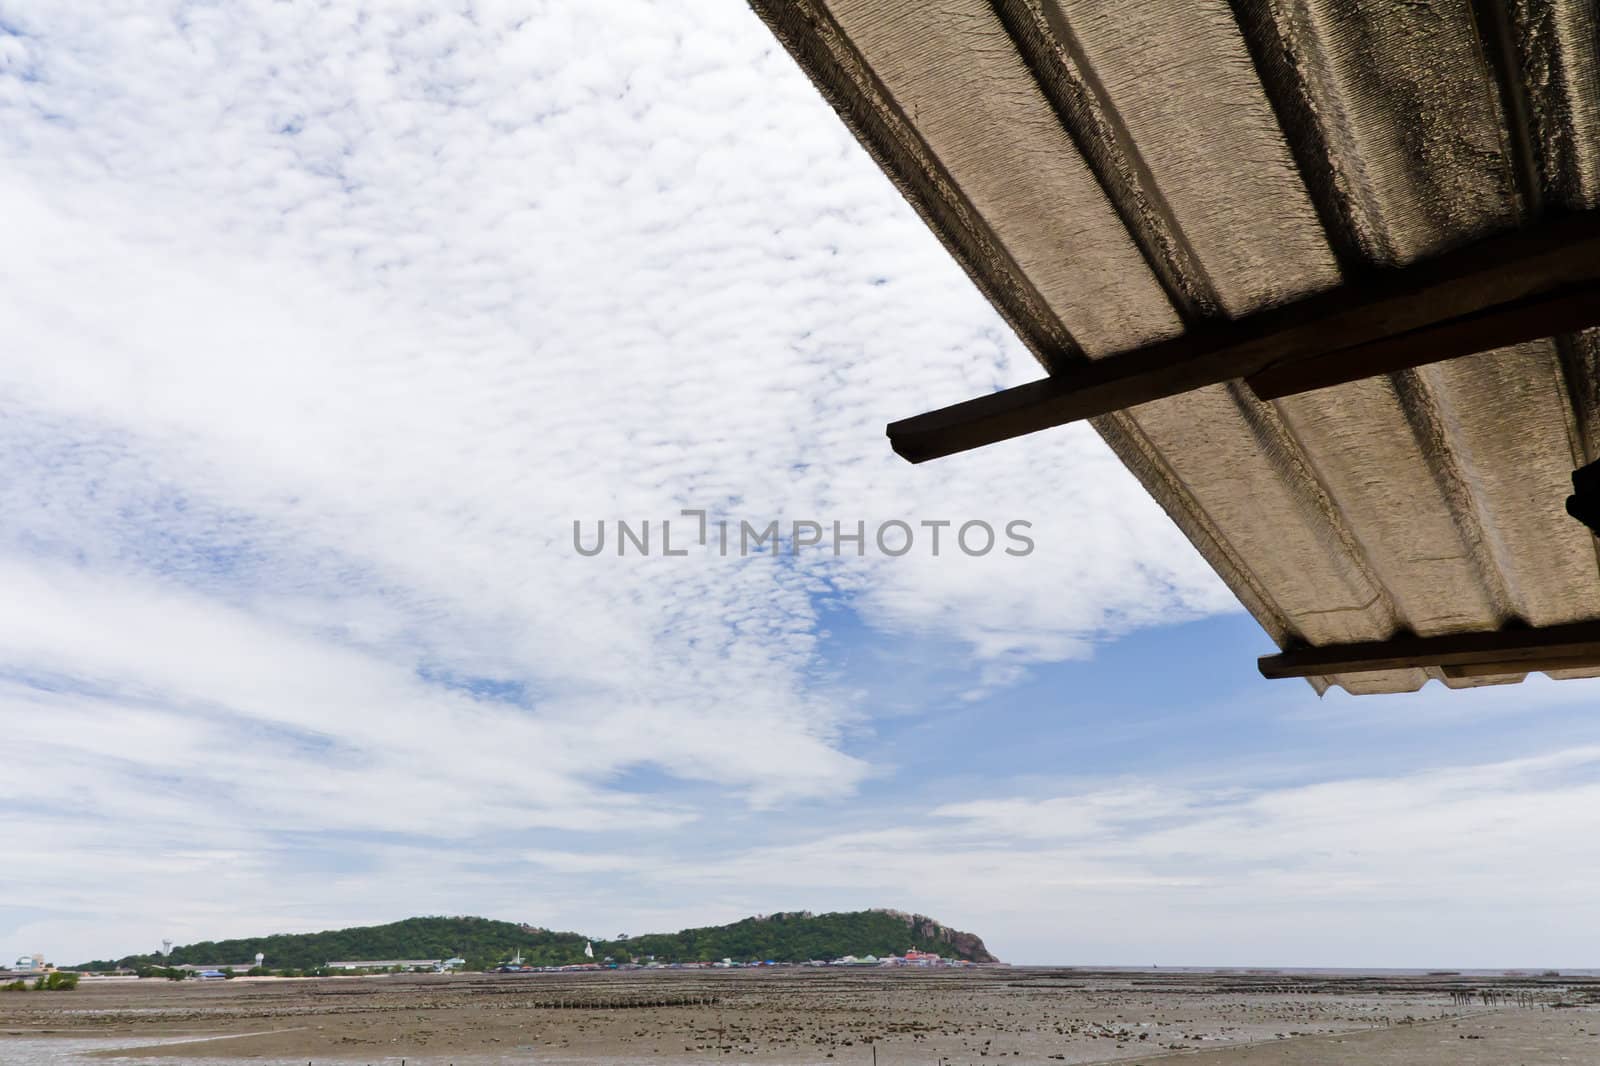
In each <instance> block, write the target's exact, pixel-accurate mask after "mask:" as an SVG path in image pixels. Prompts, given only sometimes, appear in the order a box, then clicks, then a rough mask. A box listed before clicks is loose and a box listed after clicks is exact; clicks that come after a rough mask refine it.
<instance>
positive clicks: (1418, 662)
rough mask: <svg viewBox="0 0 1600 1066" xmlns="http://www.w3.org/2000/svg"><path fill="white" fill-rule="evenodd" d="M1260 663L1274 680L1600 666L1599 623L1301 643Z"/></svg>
mask: <svg viewBox="0 0 1600 1066" xmlns="http://www.w3.org/2000/svg"><path fill="white" fill-rule="evenodd" d="M1257 666H1258V667H1259V668H1260V670H1261V676H1262V677H1266V678H1272V679H1278V678H1285V677H1327V676H1329V675H1331V674H1366V673H1374V672H1376V671H1380V670H1409V669H1414V668H1417V667H1440V668H1442V669H1443V670H1445V671H1446V672H1447V673H1448V674H1449V675H1450V676H1453V677H1486V676H1490V675H1493V674H1517V673H1530V672H1533V671H1539V670H1578V669H1585V668H1588V667H1595V668H1600V622H1573V623H1570V624H1567V625H1559V626H1545V627H1542V628H1537V629H1500V630H1493V631H1490V632H1479V633H1452V634H1448V635H1445V636H1437V637H1414V636H1402V637H1393V638H1391V639H1389V640H1370V641H1363V642H1361V643H1357V644H1330V645H1325V646H1323V647H1320V648H1297V649H1294V650H1291V651H1285V652H1280V653H1278V654H1277V655H1264V656H1262V657H1261V658H1260V659H1259V660H1258V661H1257Z"/></svg>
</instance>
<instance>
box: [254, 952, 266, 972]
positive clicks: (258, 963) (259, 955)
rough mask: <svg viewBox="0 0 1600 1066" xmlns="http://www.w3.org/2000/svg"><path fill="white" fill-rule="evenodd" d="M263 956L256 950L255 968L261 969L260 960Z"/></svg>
mask: <svg viewBox="0 0 1600 1066" xmlns="http://www.w3.org/2000/svg"><path fill="white" fill-rule="evenodd" d="M264 958H266V956H265V955H263V954H261V952H259V951H258V952H256V969H258V970H259V969H261V960H262V959H264Z"/></svg>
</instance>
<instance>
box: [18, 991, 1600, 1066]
mask: <svg viewBox="0 0 1600 1066" xmlns="http://www.w3.org/2000/svg"><path fill="white" fill-rule="evenodd" d="M1484 990H1489V991H1494V992H1498V993H1500V995H1501V997H1502V1000H1501V1001H1500V1002H1496V1003H1491V1004H1485V1003H1483V1002H1482V1001H1481V999H1480V998H1479V997H1478V996H1477V995H1476V993H1478V992H1481V991H1484ZM1463 992H1471V993H1474V998H1473V1001H1472V1002H1471V1003H1470V1004H1467V1003H1463V1002H1461V1000H1460V993H1463ZM1452 993H1456V995H1455V996H1454V997H1453V996H1452ZM1518 993H1522V996H1521V997H1519V996H1518ZM1519 999H1520V1002H1521V1003H1522V1004H1524V1005H1512V1004H1514V1003H1518V1002H1519ZM1558 1000H1559V1001H1564V1002H1566V1003H1569V1004H1577V1005H1576V1006H1572V1007H1567V1008H1560V1009H1557V1008H1554V1007H1552V1006H1550V1005H1549V1004H1551V1003H1553V1002H1555V1001H1558ZM1530 1002H1531V1004H1532V1005H1526V1004H1528V1003H1530ZM874 1056H876V1057H875V1058H874ZM1180 1057H1181V1058H1183V1059H1189V1060H1193V1061H1195V1062H1197V1063H1206V1064H1208V1066H1257V1064H1265V1063H1277V1064H1288V1066H1312V1064H1322V1063H1327V1064H1334V1063H1339V1064H1344V1063H1374V1064H1388V1063H1406V1064H1416V1066H1435V1064H1437V1066H1445V1064H1452V1063H1466V1064H1476V1063H1482V1064H1489V1063H1495V1064H1500V1063H1513V1064H1515V1063H1521V1064H1526V1066H1538V1064H1544V1063H1552V1064H1553V1063H1600V979H1595V978H1565V979H1561V978H1544V979H1540V978H1496V979H1486V978H1470V977H1460V978H1452V977H1443V976H1429V977H1397V976H1373V977H1356V976H1349V975H1342V976H1313V975H1298V976H1297V975H1286V974H1274V973H1259V974H1240V973H1231V974H1196V973H1179V972H1171V971H1167V972H1159V971H1157V972H1150V971H1139V972H1124V971H1098V972H1097V971H1088V970H1042V969H1020V968H1017V969H1012V968H995V969H984V970H978V971H949V972H945V971H881V970H870V971H837V970H799V969H778V970H770V971H674V972H664V973H638V972H635V973H596V974H527V975H463V976H454V977H452V976H434V975H428V976H417V977H412V976H406V977H399V976H396V977H382V978H334V979H325V980H318V981H277V980H271V979H266V980H250V979H235V980H233V981H228V982H220V981H219V982H215V983H206V984H200V983H197V982H184V983H181V984H179V983H173V982H167V981H155V980H145V981H85V982H84V983H83V984H82V985H81V986H80V987H79V989H78V990H77V991H76V992H70V993H55V994H48V993H34V992H28V993H8V994H0V1063H5V1064H8V1066H9V1064H10V1063H14V1062H15V1063H34V1062H40V1063H42V1062H51V1063H95V1062H98V1063H102V1064H103V1063H106V1062H108V1061H112V1060H113V1059H124V1060H128V1061H138V1062H140V1063H141V1064H142V1066H150V1064H151V1063H153V1062H171V1063H180V1064H183V1066H200V1064H201V1063H231V1062H241V1061H246V1062H249V1061H253V1062H271V1063H306V1062H312V1063H323V1062H327V1063H349V1062H366V1063H378V1062H383V1063H398V1062H400V1061H401V1060H402V1059H404V1060H405V1061H406V1062H407V1063H408V1064H409V1066H432V1064H447V1063H454V1064H456V1066H487V1064H490V1063H501V1062H505V1063H511V1062H518V1063H529V1062H541V1063H552V1064H565V1063H573V1064H579V1063H635V1062H640V1063H642V1062H646V1061H652V1062H653V1061H665V1062H671V1063H677V1064H688V1063H702V1062H714V1061H737V1060H746V1059H748V1060H754V1061H756V1062H760V1063H767V1064H772V1066H796V1064H802V1063H804V1064H816V1066H833V1064H840V1066H843V1064H846V1063H849V1064H851V1066H868V1064H871V1063H874V1062H876V1063H877V1064H879V1066H913V1064H914V1066H987V1064H989V1063H999V1062H1008V1063H1013V1064H1019V1066H1020V1064H1029V1066H1054V1064H1055V1063H1063V1064H1073V1063H1077V1064H1082V1063H1099V1062H1104V1063H1111V1062H1118V1063H1142V1062H1147V1061H1155V1060H1158V1059H1168V1058H1180Z"/></svg>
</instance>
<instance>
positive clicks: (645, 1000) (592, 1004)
mask: <svg viewBox="0 0 1600 1066" xmlns="http://www.w3.org/2000/svg"><path fill="white" fill-rule="evenodd" d="M721 1002H722V997H721V996H712V995H691V996H628V997H617V998H598V999H588V998H580V997H576V996H560V997H558V998H555V999H536V1000H532V1001H528V1000H523V1001H521V1002H519V1003H518V1004H517V1006H519V1007H532V1008H534V1009H536V1010H632V1009H634V1008H639V1007H715V1006H716V1005H717V1004H719V1003H721Z"/></svg>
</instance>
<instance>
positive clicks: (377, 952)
mask: <svg viewBox="0 0 1600 1066" xmlns="http://www.w3.org/2000/svg"><path fill="white" fill-rule="evenodd" d="M588 942H592V943H593V944H594V953H595V958H596V959H597V960H599V959H604V958H605V957H607V956H610V957H611V958H614V959H616V960H617V961H619V962H625V961H627V960H629V959H633V958H639V959H643V958H646V957H649V956H654V958H655V959H656V960H657V961H659V962H712V961H716V960H718V959H724V958H731V959H734V960H736V961H741V962H743V961H751V960H763V959H771V960H772V961H774V962H804V961H806V960H807V959H833V958H839V957H840V956H843V955H869V954H870V955H898V954H901V953H903V952H905V951H906V950H907V949H908V948H916V949H918V950H921V951H935V952H938V953H939V954H941V955H944V956H945V957H947V958H960V959H966V960H968V961H970V962H993V961H995V960H994V956H992V955H990V954H989V952H988V950H987V949H986V948H985V947H984V946H983V941H982V940H980V939H979V938H978V937H976V936H974V935H972V934H971V933H962V932H958V931H957V930H954V929H948V928H946V927H944V926H942V925H940V924H939V923H938V922H935V921H934V920H933V919H931V918H925V917H923V916H921V915H912V914H903V913H901V912H899V911H888V910H873V911H855V912H850V913H842V914H820V915H813V914H811V913H809V912H803V911H802V912H791V913H787V914H769V915H764V916H761V917H757V918H746V919H744V920H743V921H739V922H734V923H733V924H731V925H717V926H707V927H705V928H702V929H684V930H682V931H680V932H677V933H651V934H647V935H644V936H636V937H631V938H627V939H618V940H604V939H598V938H593V937H585V936H583V935H581V934H579V933H562V932H554V931H552V930H549V929H541V928H539V927H537V926H532V925H519V924H516V923H514V922H498V921H492V920H490V919H488V918H437V917H436V918H407V919H405V920H404V921H400V922H390V923H389V924H388V925H369V926H359V927H356V928H351V929H333V930H328V931H326V932H321V933H279V934H276V935H273V936H263V937H249V938H244V939H238V940H215V941H213V940H205V941H201V942H200V943H197V944H185V945H183V946H181V947H175V948H173V949H172V954H171V955H170V956H168V957H167V958H162V957H161V956H160V955H159V954H157V953H151V954H148V955H129V956H126V957H124V958H121V959H116V960H97V961H95V962H89V963H84V964H83V965H81V966H77V967H73V968H74V969H80V970H110V969H114V968H117V967H127V968H132V969H138V968H140V967H150V966H154V967H159V966H178V965H183V964H185V963H189V964H202V965H203V964H206V963H216V964H224V963H247V962H250V961H252V960H253V959H254V958H255V956H256V953H257V952H260V953H261V954H262V955H264V956H265V957H266V966H267V968H268V969H271V970H281V969H291V970H308V969H312V968H315V967H319V966H323V965H326V964H327V963H328V962H331V961H339V960H366V959H442V958H448V957H450V956H452V955H457V956H460V957H462V958H464V959H466V960H467V962H468V966H469V968H477V969H483V968H487V967H491V966H493V965H495V964H497V963H500V962H503V961H505V960H507V959H509V958H511V957H512V955H514V954H515V953H517V952H519V951H520V952H521V953H522V960H523V962H525V963H527V964H529V965H532V966H564V965H570V964H573V963H580V962H586V961H588V960H587V959H586V958H585V956H584V953H583V946H584V944H585V943H588Z"/></svg>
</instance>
